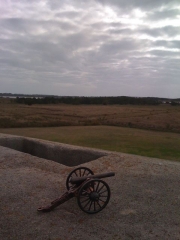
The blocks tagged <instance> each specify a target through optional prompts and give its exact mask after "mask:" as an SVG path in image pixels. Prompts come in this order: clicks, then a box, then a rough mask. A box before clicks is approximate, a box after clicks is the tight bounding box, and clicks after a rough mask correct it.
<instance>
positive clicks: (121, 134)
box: [0, 126, 180, 161]
mask: <svg viewBox="0 0 180 240" xmlns="http://www.w3.org/2000/svg"><path fill="white" fill-rule="evenodd" d="M0 132H1V133H8V134H15V135H21V136H28V137H33V138H39V139H46V140H50V141H56V142H62V143H68V144H73V145H79V146H86V147H93V148H99V149H105V150H111V151H118V152H124V153H131V154H137V155H142V156H148V157H156V158H162V159H169V160H175V161H180V149H179V146H180V134H177V133H168V132H156V131H147V130H139V129H132V128H122V127H113V126H76V127H47V128H11V129H5V128H4V129H2V128H1V129H0Z"/></svg>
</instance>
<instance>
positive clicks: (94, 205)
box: [94, 202, 96, 212]
mask: <svg viewBox="0 0 180 240" xmlns="http://www.w3.org/2000/svg"><path fill="white" fill-rule="evenodd" d="M94 212H96V202H94Z"/></svg>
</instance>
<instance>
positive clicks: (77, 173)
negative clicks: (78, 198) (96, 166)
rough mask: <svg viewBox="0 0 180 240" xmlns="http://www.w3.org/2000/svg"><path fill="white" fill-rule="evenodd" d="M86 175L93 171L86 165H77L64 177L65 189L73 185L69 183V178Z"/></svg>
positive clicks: (91, 173)
mask: <svg viewBox="0 0 180 240" xmlns="http://www.w3.org/2000/svg"><path fill="white" fill-rule="evenodd" d="M88 175H94V173H93V171H92V170H91V169H89V168H87V167H78V168H76V169H74V170H73V171H72V172H70V174H69V175H68V177H67V179H66V188H67V190H69V189H70V187H72V186H74V184H72V183H71V179H72V178H73V177H84V176H88Z"/></svg>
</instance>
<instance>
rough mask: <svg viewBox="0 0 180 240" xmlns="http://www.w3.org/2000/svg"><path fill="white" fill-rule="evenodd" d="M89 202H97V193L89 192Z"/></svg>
mask: <svg viewBox="0 0 180 240" xmlns="http://www.w3.org/2000/svg"><path fill="white" fill-rule="evenodd" d="M89 198H90V200H91V201H98V200H99V193H98V192H91V193H90V195H89Z"/></svg>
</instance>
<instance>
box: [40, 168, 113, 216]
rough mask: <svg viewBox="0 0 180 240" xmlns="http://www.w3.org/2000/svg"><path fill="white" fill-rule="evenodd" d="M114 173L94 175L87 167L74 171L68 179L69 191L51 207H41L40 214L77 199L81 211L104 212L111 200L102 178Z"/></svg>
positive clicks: (106, 185) (90, 212)
mask: <svg viewBox="0 0 180 240" xmlns="http://www.w3.org/2000/svg"><path fill="white" fill-rule="evenodd" d="M114 175H115V173H114V172H108V173H101V174H94V173H93V171H92V170H90V169H89V168H87V167H79V168H76V169H74V170H73V171H72V172H71V173H70V174H69V175H68V177H67V179H66V188H67V191H66V192H65V193H64V194H63V195H62V196H61V197H59V198H57V199H55V200H54V201H52V202H51V204H50V205H48V206H45V207H39V208H38V209H37V211H38V212H49V211H51V210H53V209H54V208H56V207H57V206H59V205H60V204H62V203H64V202H66V201H68V200H69V199H71V198H73V197H77V203H78V205H79V207H80V209H81V210H82V211H84V212H86V213H89V214H93V213H98V212H100V211H101V210H103V209H104V208H105V207H106V205H107V204H108V202H109V200H110V195H111V192H110V188H109V186H108V184H107V183H106V182H105V181H103V180H101V179H102V178H107V177H112V176H114Z"/></svg>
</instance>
